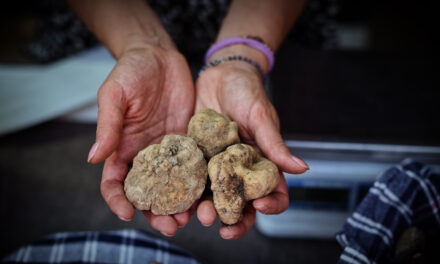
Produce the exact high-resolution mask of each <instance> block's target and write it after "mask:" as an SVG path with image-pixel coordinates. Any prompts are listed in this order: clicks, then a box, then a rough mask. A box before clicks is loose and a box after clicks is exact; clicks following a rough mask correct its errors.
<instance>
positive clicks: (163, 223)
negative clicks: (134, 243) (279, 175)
mask: <svg viewBox="0 0 440 264" xmlns="http://www.w3.org/2000/svg"><path fill="white" fill-rule="evenodd" d="M142 213H143V214H144V216H145V218H147V220H148V222H150V225H151V227H152V228H154V229H156V230H157V231H159V232H161V233H162V234H163V235H164V236H174V235H175V234H176V232H177V222H176V220H174V218H173V217H172V216H170V215H154V214H153V213H152V212H151V211H142Z"/></svg>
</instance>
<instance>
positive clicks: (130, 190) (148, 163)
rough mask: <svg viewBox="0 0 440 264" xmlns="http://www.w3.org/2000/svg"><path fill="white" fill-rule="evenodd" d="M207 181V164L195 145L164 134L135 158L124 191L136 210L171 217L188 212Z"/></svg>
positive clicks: (183, 139) (190, 140)
mask: <svg viewBox="0 0 440 264" xmlns="http://www.w3.org/2000/svg"><path fill="white" fill-rule="evenodd" d="M206 181H207V165H206V161H205V159H204V157H203V153H202V151H201V150H200V149H198V148H197V144H196V142H195V141H194V140H193V139H192V138H189V137H185V136H181V135H166V136H165V137H164V138H163V140H162V142H161V143H160V144H154V145H150V146H149V147H147V148H145V149H144V150H142V151H140V152H139V153H138V155H137V156H136V157H135V158H134V161H133V167H132V168H131V170H130V172H129V173H128V175H127V178H126V179H125V183H124V190H125V195H126V197H127V199H128V200H129V201H130V202H131V203H132V204H133V205H134V206H135V207H136V208H137V209H139V210H151V212H152V213H153V214H155V215H170V214H176V213H181V212H185V211H186V210H188V209H189V208H190V207H191V205H192V204H193V203H194V201H195V200H197V199H199V198H200V196H201V195H202V193H203V190H204V189H205V184H206Z"/></svg>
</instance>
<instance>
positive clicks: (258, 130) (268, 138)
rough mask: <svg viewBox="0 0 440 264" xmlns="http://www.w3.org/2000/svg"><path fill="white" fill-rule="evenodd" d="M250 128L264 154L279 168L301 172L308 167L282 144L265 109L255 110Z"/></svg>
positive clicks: (275, 127)
mask: <svg viewBox="0 0 440 264" xmlns="http://www.w3.org/2000/svg"><path fill="white" fill-rule="evenodd" d="M255 111H256V114H255V118H252V119H251V120H252V125H251V130H252V133H253V135H254V137H255V140H256V142H257V145H258V146H259V147H260V148H261V150H262V151H263V152H264V154H265V155H266V156H267V157H268V158H269V159H270V160H271V161H273V162H274V163H275V164H276V165H277V166H278V167H279V168H280V169H281V170H283V171H286V172H288V173H295V174H299V173H303V172H305V171H306V170H308V169H309V167H308V166H307V164H306V163H305V162H304V161H302V160H301V159H300V158H298V157H295V156H293V155H292V154H291V153H290V151H289V149H288V148H287V147H286V145H285V144H284V141H283V139H282V138H281V135H280V132H279V129H278V128H277V126H276V124H275V123H274V121H273V120H272V118H271V117H270V114H269V113H268V111H267V110H266V109H263V107H261V109H260V110H258V109H257V110H255Z"/></svg>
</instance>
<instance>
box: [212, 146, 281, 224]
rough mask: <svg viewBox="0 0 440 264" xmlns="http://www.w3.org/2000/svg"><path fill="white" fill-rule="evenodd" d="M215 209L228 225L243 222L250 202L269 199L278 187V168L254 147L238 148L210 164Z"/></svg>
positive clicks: (229, 148)
mask: <svg viewBox="0 0 440 264" xmlns="http://www.w3.org/2000/svg"><path fill="white" fill-rule="evenodd" d="M208 172H209V178H210V179H211V190H212V192H213V194H214V207H215V209H216V211H217V213H218V215H219V217H220V220H221V221H222V222H223V223H224V224H228V225H232V224H235V223H237V222H238V221H240V220H241V218H242V216H243V209H244V207H245V205H246V203H247V201H250V200H254V199H258V198H261V197H263V196H265V195H268V194H269V193H270V192H272V190H273V189H274V188H275V187H276V186H277V184H278V181H279V173H278V168H277V166H276V165H275V164H274V163H273V162H271V161H270V160H268V159H265V158H263V157H261V156H260V155H259V154H258V153H257V152H256V151H255V150H254V149H253V148H252V147H251V146H249V145H246V144H235V145H232V146H230V147H228V148H227V149H226V150H225V151H224V152H222V153H220V154H218V155H216V156H214V157H213V158H211V160H210V161H209V163H208Z"/></svg>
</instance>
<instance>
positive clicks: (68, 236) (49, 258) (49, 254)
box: [2, 229, 200, 264]
mask: <svg viewBox="0 0 440 264" xmlns="http://www.w3.org/2000/svg"><path fill="white" fill-rule="evenodd" d="M2 262H3V263H127V264H129V263H143V264H149V263H151V264H153V263H163V264H165V263H170V264H171V263H172V264H197V263H200V262H199V261H197V260H196V259H194V258H193V257H191V256H190V255H189V254H188V253H186V252H185V251H184V250H182V249H180V248H178V247H176V246H174V245H172V244H169V243H168V242H167V241H166V240H163V239H160V238H157V237H153V236H151V235H148V234H147V233H144V232H142V231H138V230H132V229H124V230H118V231H108V232H77V233H56V234H54V235H49V236H47V237H45V238H44V239H42V240H40V241H37V242H35V243H33V244H30V245H28V246H25V247H22V248H20V249H18V250H17V251H15V252H13V253H12V254H11V255H9V256H7V257H6V258H4V259H3V260H2Z"/></svg>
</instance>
